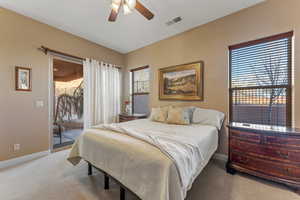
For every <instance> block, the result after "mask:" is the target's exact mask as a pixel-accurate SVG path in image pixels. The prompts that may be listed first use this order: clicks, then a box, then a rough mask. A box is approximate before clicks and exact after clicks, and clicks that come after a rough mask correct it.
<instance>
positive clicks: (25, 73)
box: [15, 67, 31, 92]
mask: <svg viewBox="0 0 300 200" xmlns="http://www.w3.org/2000/svg"><path fill="white" fill-rule="evenodd" d="M15 73H16V74H15V79H16V90H17V91H28V92H29V91H31V69H30V68H26V67H16V68H15Z"/></svg>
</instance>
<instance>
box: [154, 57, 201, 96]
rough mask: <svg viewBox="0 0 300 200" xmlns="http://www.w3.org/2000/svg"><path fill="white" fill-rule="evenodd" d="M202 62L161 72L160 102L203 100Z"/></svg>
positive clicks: (165, 69)
mask: <svg viewBox="0 0 300 200" xmlns="http://www.w3.org/2000/svg"><path fill="white" fill-rule="evenodd" d="M203 68H204V63H203V62H202V61H200V62H195V63H189V64H183V65H178V66H173V67H167V68H162V69H160V70H159V99H160V100H184V101H202V100H203Z"/></svg>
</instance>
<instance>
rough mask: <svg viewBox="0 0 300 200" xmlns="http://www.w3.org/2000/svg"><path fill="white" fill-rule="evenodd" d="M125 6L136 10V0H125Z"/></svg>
mask: <svg viewBox="0 0 300 200" xmlns="http://www.w3.org/2000/svg"><path fill="white" fill-rule="evenodd" d="M125 4H126V5H127V6H128V8H129V9H130V10H134V9H135V6H136V0H125Z"/></svg>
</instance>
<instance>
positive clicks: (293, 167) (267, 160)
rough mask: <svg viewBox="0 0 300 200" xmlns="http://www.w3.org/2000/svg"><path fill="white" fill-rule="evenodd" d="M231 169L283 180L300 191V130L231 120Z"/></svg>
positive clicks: (230, 170) (228, 169) (229, 166)
mask: <svg viewBox="0 0 300 200" xmlns="http://www.w3.org/2000/svg"><path fill="white" fill-rule="evenodd" d="M228 128H229V159H228V163H227V166H226V167H227V172H228V173H231V174H234V173H235V172H236V171H239V172H244V173H247V174H250V175H254V176H257V177H261V178H264V179H268V180H271V181H275V182H279V183H283V184H285V185H288V186H290V187H292V188H293V189H295V191H296V192H297V193H298V194H300V129H295V128H286V127H278V126H264V125H254V124H242V123H230V124H229V125H228Z"/></svg>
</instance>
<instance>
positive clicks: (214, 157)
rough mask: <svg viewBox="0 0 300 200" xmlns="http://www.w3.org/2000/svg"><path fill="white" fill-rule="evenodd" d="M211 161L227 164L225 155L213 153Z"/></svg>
mask: <svg viewBox="0 0 300 200" xmlns="http://www.w3.org/2000/svg"><path fill="white" fill-rule="evenodd" d="M213 159H215V160H220V161H223V162H227V160H228V156H227V155H226V154H221V153H215V154H214V156H213Z"/></svg>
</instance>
